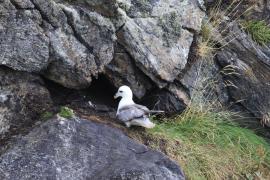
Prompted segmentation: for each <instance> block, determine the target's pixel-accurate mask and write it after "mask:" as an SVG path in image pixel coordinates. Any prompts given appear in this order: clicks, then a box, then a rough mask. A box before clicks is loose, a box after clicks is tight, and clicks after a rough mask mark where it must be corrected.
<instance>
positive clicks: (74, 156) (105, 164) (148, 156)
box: [0, 118, 184, 180]
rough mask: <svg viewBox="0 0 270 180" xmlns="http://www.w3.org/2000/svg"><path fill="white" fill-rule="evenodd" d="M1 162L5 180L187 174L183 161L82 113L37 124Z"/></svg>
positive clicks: (176, 176)
mask: <svg viewBox="0 0 270 180" xmlns="http://www.w3.org/2000/svg"><path fill="white" fill-rule="evenodd" d="M15 161H16V163H12V162H15ZM0 162H1V163H0V178H1V179H5V180H9V179H10V180H17V179H18V180H19V179H20V180H24V179H67V180H69V179H70V180H71V179H72V180H73V179H92V180H95V179H96V180H107V179H117V180H127V179H129V180H133V179H134V180H135V179H144V180H150V179H156V180H165V179H168V180H174V179H175V180H181V179H184V175H183V172H182V171H181V169H180V168H179V167H178V165H176V164H175V163H174V162H172V161H171V160H169V159H168V158H167V157H165V156H164V155H163V154H162V153H159V152H156V151H153V150H150V149H148V148H147V147H146V146H144V145H140V144H138V143H136V142H135V141H133V140H131V139H130V138H128V137H127V136H125V135H124V134H123V133H122V132H121V131H119V130H117V129H114V128H111V127H108V126H106V125H101V124H96V123H92V122H90V121H87V120H83V119H78V118H75V119H62V120H59V119H51V120H49V121H47V122H46V123H44V124H43V125H41V126H40V127H36V128H35V129H33V130H32V131H31V132H30V133H29V134H28V135H26V136H24V137H22V138H20V139H18V140H17V142H16V143H15V144H14V145H13V146H12V147H10V149H8V150H7V151H6V152H5V153H4V154H2V155H1V157H0Z"/></svg>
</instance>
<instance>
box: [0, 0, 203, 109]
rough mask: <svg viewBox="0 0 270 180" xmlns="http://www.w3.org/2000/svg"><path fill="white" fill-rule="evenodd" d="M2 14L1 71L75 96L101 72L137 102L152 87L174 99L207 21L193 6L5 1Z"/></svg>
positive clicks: (183, 3) (0, 4)
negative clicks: (31, 76) (40, 79)
mask: <svg viewBox="0 0 270 180" xmlns="http://www.w3.org/2000/svg"><path fill="white" fill-rule="evenodd" d="M0 9H1V18H0V22H1V23H0V24H1V25H0V40H1V42H2V43H1V46H0V50H1V51H0V64H1V65H5V66H8V67H10V68H12V69H15V70H21V71H27V72H36V73H38V74H42V75H43V76H44V77H46V78H48V79H50V80H53V81H55V82H57V83H59V84H61V85H63V86H65V87H68V88H72V89H82V88H86V87H88V86H90V85H91V82H92V80H93V78H98V75H99V74H101V73H103V74H105V75H106V77H108V79H109V80H110V81H111V82H112V83H113V84H114V85H115V86H116V88H118V87H119V86H120V85H122V84H127V85H129V86H131V87H132V89H133V90H134V92H135V93H134V94H135V96H136V97H137V98H139V99H141V98H143V97H144V96H145V95H146V94H147V93H148V92H149V91H150V90H151V89H155V88H157V89H160V91H163V90H164V89H163V88H166V90H167V91H169V92H170V93H172V94H175V93H174V92H171V88H167V86H169V84H170V83H173V82H174V80H175V79H176V78H177V76H178V75H179V74H180V73H181V71H182V70H183V69H184V68H185V66H186V64H187V59H188V54H189V50H190V46H191V43H192V41H193V37H194V32H196V31H199V30H200V26H201V21H202V18H203V17H204V12H203V11H202V10H201V8H200V5H199V4H198V2H197V1H196V0H192V1H190V0H184V1H175V0H168V1H166V2H163V1H142V0H136V1H130V0H112V1H109V0H102V1H88V0H79V1H69V0H3V1H0ZM119 44H120V45H119ZM179 91H182V90H181V89H179ZM176 98H178V97H176ZM178 100H179V102H181V104H185V102H184V101H183V99H181V98H180V99H178ZM182 102H183V103H182ZM178 105H179V104H178ZM181 106H182V105H181Z"/></svg>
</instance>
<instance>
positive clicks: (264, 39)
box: [242, 20, 270, 45]
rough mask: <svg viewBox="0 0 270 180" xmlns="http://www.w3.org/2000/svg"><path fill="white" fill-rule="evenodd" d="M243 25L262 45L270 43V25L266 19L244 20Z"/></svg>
mask: <svg viewBox="0 0 270 180" xmlns="http://www.w3.org/2000/svg"><path fill="white" fill-rule="evenodd" d="M242 26H243V28H244V29H245V30H246V31H247V32H248V33H249V34H250V35H251V36H252V39H253V40H254V41H256V42H257V43H259V44H260V45H266V44H268V43H270V26H269V25H268V24H267V23H266V22H265V21H256V20H250V21H244V22H242Z"/></svg>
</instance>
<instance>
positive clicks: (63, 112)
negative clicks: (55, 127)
mask: <svg viewBox="0 0 270 180" xmlns="http://www.w3.org/2000/svg"><path fill="white" fill-rule="evenodd" d="M58 114H59V116H61V117H63V118H67V119H68V118H72V117H73V116H74V112H73V110H72V109H70V108H68V107H65V106H62V107H61V108H60V112H59V113H58Z"/></svg>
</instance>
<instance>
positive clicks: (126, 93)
mask: <svg viewBox="0 0 270 180" xmlns="http://www.w3.org/2000/svg"><path fill="white" fill-rule="evenodd" d="M132 96H133V95H132V91H131V89H130V87H128V86H121V87H120V88H119V89H118V91H117V93H116V94H115V95H114V99H116V98H118V97H122V98H131V99H132Z"/></svg>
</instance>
